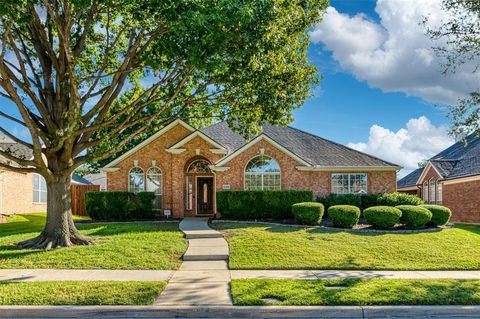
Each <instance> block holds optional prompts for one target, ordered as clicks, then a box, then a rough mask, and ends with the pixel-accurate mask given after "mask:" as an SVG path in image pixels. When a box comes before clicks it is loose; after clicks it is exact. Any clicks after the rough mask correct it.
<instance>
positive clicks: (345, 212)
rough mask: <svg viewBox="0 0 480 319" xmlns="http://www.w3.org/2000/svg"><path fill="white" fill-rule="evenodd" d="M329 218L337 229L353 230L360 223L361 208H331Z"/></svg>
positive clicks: (344, 206)
mask: <svg viewBox="0 0 480 319" xmlns="http://www.w3.org/2000/svg"><path fill="white" fill-rule="evenodd" d="M328 217H329V218H330V220H331V221H332V223H333V225H334V226H335V227H340V228H352V227H353V226H355V225H356V224H357V223H358V219H359V218H360V208H358V207H355V206H351V205H335V206H330V207H329V208H328Z"/></svg>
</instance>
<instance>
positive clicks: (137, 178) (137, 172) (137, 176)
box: [128, 167, 145, 193]
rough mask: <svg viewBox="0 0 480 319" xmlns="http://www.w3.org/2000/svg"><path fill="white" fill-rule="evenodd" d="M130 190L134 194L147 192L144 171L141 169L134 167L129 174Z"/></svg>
mask: <svg viewBox="0 0 480 319" xmlns="http://www.w3.org/2000/svg"><path fill="white" fill-rule="evenodd" d="M128 190H129V191H130V192H132V193H138V192H143V191H144V190H145V181H144V179H143V169H141V168H140V167H133V168H132V169H131V170H130V172H129V173H128Z"/></svg>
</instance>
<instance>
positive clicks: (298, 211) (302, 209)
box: [292, 202, 325, 225]
mask: <svg viewBox="0 0 480 319" xmlns="http://www.w3.org/2000/svg"><path fill="white" fill-rule="evenodd" d="M324 211H325V208H324V207H323V204H321V203H315V202H305V203H297V204H293V205H292V214H293V217H295V219H296V220H297V221H298V222H299V223H300V224H304V225H318V224H320V221H321V220H322V217H323V213H324Z"/></svg>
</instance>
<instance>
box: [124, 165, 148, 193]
mask: <svg viewBox="0 0 480 319" xmlns="http://www.w3.org/2000/svg"><path fill="white" fill-rule="evenodd" d="M137 168H139V169H141V170H142V179H143V189H140V190H138V192H136V193H139V192H144V191H145V184H146V183H145V171H144V170H143V168H141V167H140V166H134V167H132V168H130V170H129V171H128V191H129V192H132V191H131V187H130V186H131V183H130V174H131V172H132V170H133V169H137ZM132 193H135V192H132ZM136 193H135V194H136Z"/></svg>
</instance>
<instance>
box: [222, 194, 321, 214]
mask: <svg viewBox="0 0 480 319" xmlns="http://www.w3.org/2000/svg"><path fill="white" fill-rule="evenodd" d="M312 199H313V193H312V191H308V190H278V191H222V192H217V210H218V211H219V212H220V213H221V214H222V217H224V218H234V219H262V218H276V219H289V218H293V215H292V205H293V204H296V203H301V202H311V201H312Z"/></svg>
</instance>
